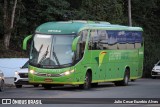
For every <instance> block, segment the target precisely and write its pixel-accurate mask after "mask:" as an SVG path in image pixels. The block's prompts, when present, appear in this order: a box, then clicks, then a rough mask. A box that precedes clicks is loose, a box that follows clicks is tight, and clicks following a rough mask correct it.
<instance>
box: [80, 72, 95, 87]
mask: <svg viewBox="0 0 160 107" xmlns="http://www.w3.org/2000/svg"><path fill="white" fill-rule="evenodd" d="M91 81H92V76H91V73H89V72H87V73H86V76H85V80H84V84H81V85H79V87H80V88H81V89H86V90H87V89H90V88H91Z"/></svg>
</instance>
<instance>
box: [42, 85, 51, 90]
mask: <svg viewBox="0 0 160 107" xmlns="http://www.w3.org/2000/svg"><path fill="white" fill-rule="evenodd" d="M42 87H44V89H51V88H52V85H50V84H43V85H42Z"/></svg>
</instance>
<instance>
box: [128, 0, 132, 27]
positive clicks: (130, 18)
mask: <svg viewBox="0 0 160 107" xmlns="http://www.w3.org/2000/svg"><path fill="white" fill-rule="evenodd" d="M128 22H129V26H132V16H131V0H128Z"/></svg>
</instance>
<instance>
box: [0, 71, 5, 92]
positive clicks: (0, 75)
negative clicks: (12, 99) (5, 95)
mask: <svg viewBox="0 0 160 107" xmlns="http://www.w3.org/2000/svg"><path fill="white" fill-rule="evenodd" d="M4 85H5V84H4V74H3V72H2V71H1V70H0V91H3V90H4Z"/></svg>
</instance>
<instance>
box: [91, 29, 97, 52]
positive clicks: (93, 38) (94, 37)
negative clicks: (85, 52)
mask: <svg viewBox="0 0 160 107" xmlns="http://www.w3.org/2000/svg"><path fill="white" fill-rule="evenodd" d="M98 41H99V36H98V34H97V30H91V33H90V40H89V49H90V50H98V49H99V47H98Z"/></svg>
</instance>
